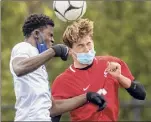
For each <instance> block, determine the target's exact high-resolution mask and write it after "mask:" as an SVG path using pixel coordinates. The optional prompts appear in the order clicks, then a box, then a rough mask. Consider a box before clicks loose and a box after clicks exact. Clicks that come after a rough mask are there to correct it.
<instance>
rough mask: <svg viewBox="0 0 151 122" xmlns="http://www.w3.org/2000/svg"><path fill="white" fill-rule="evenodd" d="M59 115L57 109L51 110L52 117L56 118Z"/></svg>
mask: <svg viewBox="0 0 151 122" xmlns="http://www.w3.org/2000/svg"><path fill="white" fill-rule="evenodd" d="M57 115H59V114H57V111H56V109H54V108H51V109H50V117H55V116H57Z"/></svg>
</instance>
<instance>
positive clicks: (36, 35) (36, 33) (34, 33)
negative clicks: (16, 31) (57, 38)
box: [32, 29, 40, 39]
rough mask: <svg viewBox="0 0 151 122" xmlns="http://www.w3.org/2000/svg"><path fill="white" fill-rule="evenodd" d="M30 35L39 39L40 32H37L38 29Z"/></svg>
mask: <svg viewBox="0 0 151 122" xmlns="http://www.w3.org/2000/svg"><path fill="white" fill-rule="evenodd" d="M32 35H33V36H34V38H35V39H39V36H40V31H39V30H38V29H35V30H34V31H33V32H32Z"/></svg>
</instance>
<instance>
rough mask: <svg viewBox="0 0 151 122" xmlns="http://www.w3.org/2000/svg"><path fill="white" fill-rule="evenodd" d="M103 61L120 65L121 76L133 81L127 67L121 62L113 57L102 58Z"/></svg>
mask: <svg viewBox="0 0 151 122" xmlns="http://www.w3.org/2000/svg"><path fill="white" fill-rule="evenodd" d="M103 59H105V60H106V61H113V62H117V63H119V64H120V65H121V74H122V75H123V76H125V77H127V78H129V79H130V80H131V81H133V80H134V76H133V75H132V73H131V71H130V69H129V67H128V65H127V64H126V63H125V62H124V61H123V60H121V59H120V58H117V57H114V56H103Z"/></svg>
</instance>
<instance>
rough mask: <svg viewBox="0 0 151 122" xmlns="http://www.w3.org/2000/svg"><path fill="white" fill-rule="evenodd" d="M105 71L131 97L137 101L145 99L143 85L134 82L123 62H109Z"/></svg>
mask: <svg viewBox="0 0 151 122" xmlns="http://www.w3.org/2000/svg"><path fill="white" fill-rule="evenodd" d="M106 70H107V72H109V73H110V74H111V75H112V76H114V77H115V78H116V79H117V80H118V81H119V84H120V85H121V86H122V87H123V88H125V89H126V90H127V91H128V93H129V94H130V95H131V96H133V97H134V98H136V99H139V100H144V99H145V97H146V92H145V89H144V87H143V85H141V84H140V83H138V82H136V81H134V77H133V76H132V74H131V72H130V70H129V68H128V66H127V64H126V63H125V62H123V61H120V62H119V63H116V62H110V63H109V65H108V67H107V69H106Z"/></svg>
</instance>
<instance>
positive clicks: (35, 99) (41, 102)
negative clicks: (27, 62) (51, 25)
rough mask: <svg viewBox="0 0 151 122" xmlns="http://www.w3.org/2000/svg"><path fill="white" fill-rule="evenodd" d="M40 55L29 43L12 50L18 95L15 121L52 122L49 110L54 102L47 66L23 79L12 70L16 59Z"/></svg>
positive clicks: (15, 85)
mask: <svg viewBox="0 0 151 122" xmlns="http://www.w3.org/2000/svg"><path fill="white" fill-rule="evenodd" d="M38 54H39V53H38V50H37V48H35V47H34V46H32V45H31V44H29V43H27V42H21V43H19V44H17V45H15V46H14V48H13V49H12V53H11V59H10V71H11V73H12V75H13V80H14V89H15V95H16V104H15V108H16V116H15V121H51V118H50V112H49V109H50V108H51V106H52V101H51V94H50V90H49V82H48V74H47V71H46V68H45V66H44V65H42V66H41V67H39V68H38V69H37V70H35V71H33V72H31V73H28V74H26V75H23V76H21V77H18V76H16V74H15V73H14V71H13V68H12V60H13V59H14V58H15V57H26V58H29V57H33V56H36V55H38Z"/></svg>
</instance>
